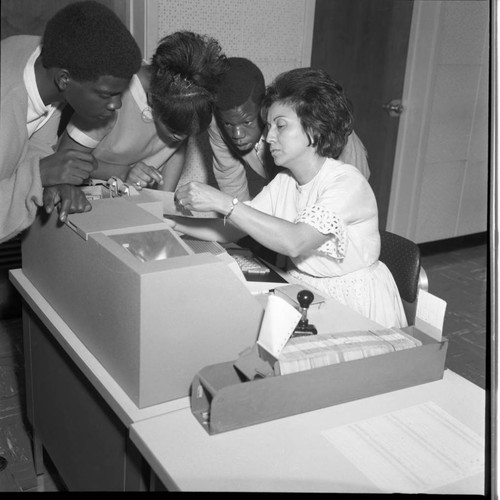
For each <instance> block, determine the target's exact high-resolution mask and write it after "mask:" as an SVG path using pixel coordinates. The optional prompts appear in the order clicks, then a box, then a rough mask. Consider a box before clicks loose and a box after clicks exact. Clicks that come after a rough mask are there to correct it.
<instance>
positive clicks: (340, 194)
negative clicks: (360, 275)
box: [247, 159, 380, 277]
mask: <svg viewBox="0 0 500 500" xmlns="http://www.w3.org/2000/svg"><path fill="white" fill-rule="evenodd" d="M247 203H248V204H249V205H250V206H252V207H253V208H255V209H257V210H260V211H262V212H265V213H267V214H270V215H274V216H276V217H280V218H282V219H285V220H287V221H290V222H295V223H298V222H304V223H306V224H310V225H311V226H313V227H315V228H316V229H317V230H318V231H320V232H321V233H323V234H330V235H331V238H330V239H329V240H328V241H327V242H326V243H325V244H323V245H322V246H321V247H319V248H317V249H315V250H313V251H310V252H308V253H307V254H304V255H301V256H300V257H298V258H295V259H292V261H293V262H294V264H295V266H296V267H297V268H298V269H299V270H300V271H302V272H304V273H307V274H309V275H311V276H317V277H333V276H343V275H345V274H348V273H351V272H354V271H357V270H359V269H363V268H366V267H368V266H370V265H371V264H373V263H374V262H376V261H377V260H378V257H379V253H380V236H379V232H378V210H377V202H376V199H375V195H374V194H373V191H372V189H371V187H370V185H369V184H368V181H367V180H366V178H365V177H364V176H363V175H362V174H361V173H360V172H359V170H358V169H357V168H356V167H354V166H352V165H347V164H345V163H342V162H340V161H337V160H333V159H327V160H326V161H325V163H324V164H323V166H322V168H321V170H320V171H319V172H318V174H317V175H316V176H315V177H314V178H313V179H312V180H311V181H310V182H308V183H307V184H304V185H298V183H297V181H296V180H295V178H294V177H293V175H292V174H291V173H290V172H288V171H284V172H280V173H279V174H278V175H277V176H276V177H275V178H274V179H273V180H272V181H271V182H270V183H269V184H268V185H267V186H266V187H264V189H263V190H262V191H261V192H260V193H259V194H258V195H257V196H256V197H255V198H254V199H253V200H252V201H250V202H247Z"/></svg>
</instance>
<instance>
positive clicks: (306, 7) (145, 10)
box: [130, 0, 315, 82]
mask: <svg viewBox="0 0 500 500" xmlns="http://www.w3.org/2000/svg"><path fill="white" fill-rule="evenodd" d="M130 1H131V4H132V10H133V12H134V13H135V21H133V24H135V26H134V28H133V32H134V35H135V36H136V38H137V39H138V40H139V43H140V44H142V46H143V50H144V54H145V57H146V58H147V59H148V58H150V57H151V55H152V54H153V52H154V50H155V48H156V45H157V43H158V41H159V40H160V38H161V37H162V36H165V35H167V34H169V33H172V32H174V31H178V30H184V29H186V30H190V31H195V32H198V33H202V34H207V35H210V36H213V37H215V38H217V39H218V40H219V42H220V44H221V46H222V48H223V50H224V52H225V53H226V55H228V56H238V57H247V58H248V59H251V60H252V61H254V62H255V63H256V64H257V65H258V66H259V67H260V68H261V69H262V71H263V73H264V77H265V78H266V82H270V81H271V80H272V78H274V77H275V76H276V75H277V74H278V73H280V72H282V71H285V70H288V69H292V68H296V67H300V66H308V65H309V64H310V60H311V47H312V30H313V22H314V5H315V0H271V1H269V0H253V1H251V2H249V1H248V0H182V1H180V2H179V1H178V0H130Z"/></svg>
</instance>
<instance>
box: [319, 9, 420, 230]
mask: <svg viewBox="0 0 500 500" xmlns="http://www.w3.org/2000/svg"><path fill="white" fill-rule="evenodd" d="M412 9H413V0H316V10H315V20H314V34H313V44H312V57H311V66H313V67H316V68H323V69H325V70H326V71H328V73H329V74H330V75H331V76H332V77H333V78H334V79H335V80H337V81H338V82H339V83H340V84H341V85H342V86H343V87H344V89H345V92H346V94H347V96H348V97H349V99H350V101H351V102H352V104H353V106H354V119H355V122H354V129H355V131H356V133H357V134H358V136H359V137H360V138H361V140H362V141H363V143H364V145H365V147H366V149H367V151H368V164H369V167H370V171H371V175H370V185H371V186H372V188H373V191H374V193H375V196H376V198H377V202H378V208H379V222H380V228H381V229H385V226H386V220H387V212H388V207H389V197H390V191H391V181H392V171H393V164H394V154H395V150H396V142H397V135H398V126H399V117H398V115H397V114H395V113H391V114H389V112H388V111H387V110H386V109H384V105H386V104H387V103H389V102H391V101H393V100H398V99H399V100H400V99H401V98H402V95H403V84H404V76H405V68H406V55H407V51H408V40H409V35H410V26H411V16H412ZM403 112H404V110H403ZM391 115H394V116H391Z"/></svg>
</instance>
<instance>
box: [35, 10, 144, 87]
mask: <svg viewBox="0 0 500 500" xmlns="http://www.w3.org/2000/svg"><path fill="white" fill-rule="evenodd" d="M41 56H42V64H43V66H44V68H63V69H66V70H68V71H69V73H70V76H71V78H73V79H74V80H77V81H80V82H83V81H86V82H93V81H96V80H98V79H99V78H100V77H101V76H114V77H117V78H125V79H130V78H132V76H133V75H134V74H135V73H137V71H139V68H140V67H141V61H142V55H141V51H140V49H139V46H138V45H137V43H136V42H135V40H134V37H133V36H132V35H131V34H130V31H129V30H128V29H127V27H126V26H125V25H124V24H123V23H122V22H121V21H120V19H119V18H118V16H117V15H116V14H115V13H114V12H113V11H111V10H110V9H108V7H106V6H105V5H103V4H101V3H99V2H94V1H85V2H75V3H72V4H69V5H68V6H66V7H64V8H63V9H61V10H59V11H58V12H57V13H56V14H55V15H54V16H53V17H52V18H51V19H50V20H49V21H48V23H47V25H46V27H45V31H44V33H43V37H42V53H41Z"/></svg>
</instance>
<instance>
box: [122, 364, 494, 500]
mask: <svg viewBox="0 0 500 500" xmlns="http://www.w3.org/2000/svg"><path fill="white" fill-rule="evenodd" d="M428 401H433V402H434V403H436V404H437V405H438V406H439V407H441V408H442V409H443V410H444V411H446V412H448V413H449V414H450V415H452V416H453V417H455V418H457V419H458V420H459V421H460V422H461V423H462V424H465V425H466V426H468V427H469V428H470V429H472V430H473V431H474V432H476V433H477V434H478V435H479V436H481V437H483V438H484V429H485V392H484V390H482V389H481V388H479V387H477V386H476V385H474V384H472V383H470V382H468V381H467V380H465V379H464V378H462V377H460V376H459V375H457V374H455V373H453V372H451V371H449V370H446V371H445V373H444V378H443V380H439V381H436V382H431V383H428V384H423V385H420V386H415V387H410V388H407V389H403V390H399V391H394V392H392V393H386V394H381V395H378V396H374V397H370V398H365V399H363V400H357V401H352V402H349V403H345V404H341V405H337V406H333V407H329V408H324V409H321V410H317V411H313V412H308V413H303V414H300V415H295V416H292V417H287V418H283V419H279V420H274V421H271V422H267V423H263V424H259V425H254V426H252V427H246V428H242V429H238V430H235V431H230V432H226V433H221V434H216V435H213V436H209V435H208V434H207V433H206V431H205V430H204V429H203V428H202V427H201V425H200V424H199V423H198V421H197V420H196V419H195V418H194V417H193V415H192V414H191V411H190V409H189V408H185V409H179V410H177V411H174V412H171V413H169V414H166V415H162V416H158V417H154V418H151V419H149V420H143V421H141V422H137V423H134V424H132V425H131V427H130V437H131V440H132V441H133V442H134V443H135V445H136V446H137V448H138V449H139V451H140V452H141V454H142V456H143V457H144V458H145V459H146V460H147V461H148V462H149V464H150V465H151V467H152V469H153V471H154V472H155V474H156V475H157V477H158V478H159V479H160V480H161V482H162V483H163V485H164V486H165V487H166V488H167V489H169V490H187V491H268V492H272V491H277V492H337V493H381V491H380V490H379V489H377V487H376V486H375V485H374V484H373V483H371V482H370V480H369V479H368V478H367V477H365V476H364V475H363V474H362V473H361V472H360V471H359V470H358V469H357V468H356V467H355V466H354V465H353V464H351V463H350V462H349V461H348V460H347V459H346V458H345V457H344V456H343V455H342V454H341V453H340V452H339V451H337V449H336V448H335V447H334V446H333V445H332V444H331V443H330V442H329V441H328V440H327V439H326V438H325V437H324V436H323V435H322V434H321V433H322V431H326V430H329V429H332V428H334V427H337V426H341V425H345V424H348V423H351V422H353V421H360V420H364V419H367V418H370V417H374V416H377V415H382V414H385V413H388V412H393V411H396V410H400V409H403V408H407V407H410V406H413V405H418V404H420V403H426V402H428ZM483 492H484V473H479V474H476V475H474V476H472V477H469V478H464V479H461V480H460V481H457V482H455V483H454V484H451V485H448V486H445V487H441V488H439V489H436V490H435V491H433V492H432V493H442V494H483Z"/></svg>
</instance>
